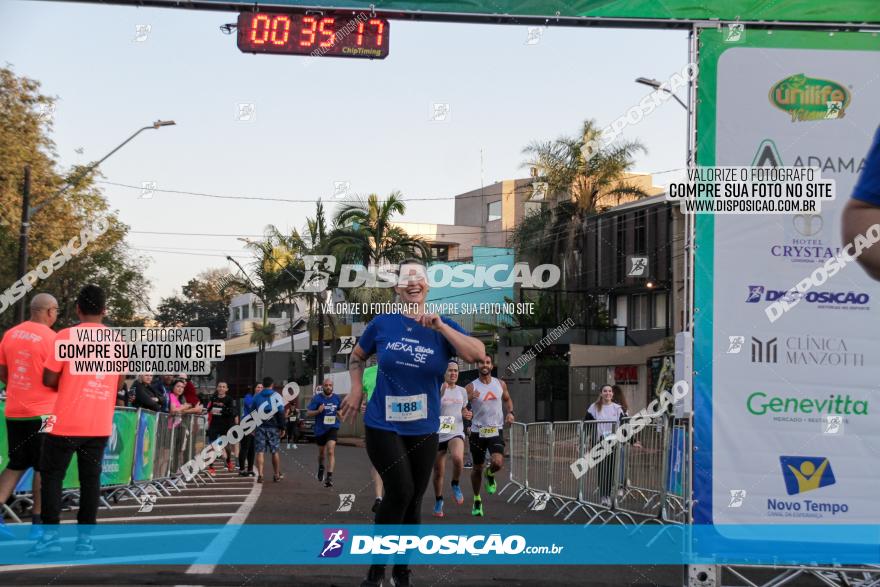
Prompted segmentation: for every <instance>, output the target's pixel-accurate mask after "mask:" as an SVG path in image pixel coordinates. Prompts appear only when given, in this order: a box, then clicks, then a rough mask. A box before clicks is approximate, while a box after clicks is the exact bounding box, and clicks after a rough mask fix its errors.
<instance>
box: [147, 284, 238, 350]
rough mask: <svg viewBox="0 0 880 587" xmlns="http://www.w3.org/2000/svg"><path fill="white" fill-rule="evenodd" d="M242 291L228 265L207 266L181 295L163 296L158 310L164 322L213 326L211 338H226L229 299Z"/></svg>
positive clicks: (184, 288)
mask: <svg viewBox="0 0 880 587" xmlns="http://www.w3.org/2000/svg"><path fill="white" fill-rule="evenodd" d="M239 293H241V291H240V290H239V289H238V288H237V287H235V285H234V283H233V279H232V274H230V273H229V272H228V271H226V270H225V269H208V270H206V271H203V272H201V273H199V274H198V275H197V276H196V277H194V278H192V279H190V280H189V281H188V282H187V283H186V285H184V286H183V288H182V295H174V296H170V297H167V298H163V299H162V301H161V302H160V303H159V306H158V311H157V312H156V316H155V318H156V321H157V322H158V323H159V325H161V326H166V327H167V326H190V327H199V328H210V329H211V338H212V339H224V338H226V325H227V320H228V318H229V303H230V302H231V301H232V297H233V296H235V295H237V294H239Z"/></svg>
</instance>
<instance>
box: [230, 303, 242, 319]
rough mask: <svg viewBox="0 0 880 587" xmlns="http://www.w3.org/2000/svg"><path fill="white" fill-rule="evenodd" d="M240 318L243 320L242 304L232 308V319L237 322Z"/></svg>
mask: <svg viewBox="0 0 880 587" xmlns="http://www.w3.org/2000/svg"><path fill="white" fill-rule="evenodd" d="M238 320H241V306H235V307H234V308H232V321H233V322H236V321H238Z"/></svg>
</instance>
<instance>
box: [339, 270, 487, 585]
mask: <svg viewBox="0 0 880 587" xmlns="http://www.w3.org/2000/svg"><path fill="white" fill-rule="evenodd" d="M398 276H399V277H398V282H397V286H396V287H395V291H396V292H397V295H398V296H399V298H400V302H401V303H402V304H404V305H405V307H404V311H403V313H402V314H381V315H379V316H376V318H374V319H373V320H372V321H371V322H370V323H369V324H368V325H367V328H366V329H365V330H364V333H363V334H362V335H361V338H360V340H359V341H358V343H357V345H355V348H354V350H353V351H352V354H351V359H350V363H349V373H350V375H351V392H350V393H349V394H348V395H347V396H346V398H345V400H344V401H343V402H342V407H341V408H340V416H341V417H342V419H343V420H345V421H349V420H352V419H354V417H355V416H356V415H357V413H358V412H359V411H360V405H361V400H362V398H363V375H364V369H365V367H366V362H367V359H368V358H369V357H370V356H371V355H373V354H374V353H375V354H377V355H378V359H379V360H378V366H379V374H378V377H377V378H376V389H375V390H374V391H373V395H372V396H371V397H370V401H369V402H367V412H366V414H365V415H364V427H365V438H366V444H367V455H368V456H369V457H370V462H372V464H373V466H374V467H375V468H376V470H377V471H379V474H380V475H381V476H382V482H383V484H384V486H385V499H383V500H382V503H381V505H380V506H379V508H378V510H377V512H376V523H377V524H418V523H419V522H420V510H421V505H422V496H423V495H424V493H425V489H427V487H428V481H429V480H430V478H431V471H432V469H433V467H434V458H435V457H436V455H437V444H438V435H437V431H438V429H439V426H440V385H441V384H442V383H443V375H444V374H445V373H446V366H447V364H448V362H449V359H450V358H452V357H454V356H458V357H460V358H461V359H463V360H464V361H467V362H474V361H477V360H479V359H481V358H482V357H483V356H484V355H485V354H486V349H485V347H484V345H483V343H482V342H480V341H479V340H477V339H476V338H473V337H471V336H468V335H467V334H466V333H465V332H464V330H463V329H462V328H461V326H459V325H458V324H456V323H455V322H453V321H452V320H450V319H449V318H441V317H440V316H438V315H436V314H427V313H425V299H426V298H427V295H428V279H427V270H426V268H425V265H424V263H423V262H422V261H421V260H418V259H408V260H406V261H404V262H403V263H401V265H400V268H399V272H398ZM409 575H410V570H409V568H408V566H407V565H395V566H394V569H393V570H392V584H393V585H398V586H407V585H409V584H410V581H409ZM384 577H385V567H384V566H383V565H373V566H371V567H370V571H369V574H368V575H367V578H366V580H364V582H363V583H361V587H374V586H378V585H381V584H382V581H383V580H384Z"/></svg>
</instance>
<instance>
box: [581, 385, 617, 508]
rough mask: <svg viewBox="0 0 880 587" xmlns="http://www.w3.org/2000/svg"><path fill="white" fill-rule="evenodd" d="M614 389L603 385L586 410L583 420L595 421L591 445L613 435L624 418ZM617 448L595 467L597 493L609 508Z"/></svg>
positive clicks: (603, 503)
mask: <svg viewBox="0 0 880 587" xmlns="http://www.w3.org/2000/svg"><path fill="white" fill-rule="evenodd" d="M613 398H614V388H613V387H612V386H610V385H603V386H602V389H601V390H600V391H599V397H598V399H597V400H596V401H595V402H594V403H592V404H590V407H588V408H587V414H586V416H584V420H588V421H589V420H597V423H596V424H593V425H591V427H592V428H593V430H594V433H593V434H592V435H591V436H592V441H593V443H597V442H601V441H602V439H603V438H605V437H607V436H610V435H611V434H614V432H615V428H616V425H618V424H619V423H620V419H621V418H622V417H623V416H624V411H623V408H622V407H621V406H620V404H616V403H614V401H613ZM618 450H619V447H615V448H614V450H613V452H612V453H611V454H610V455H609V456H607V457H605V458H604V459H602V461H601V462H600V463H599V466H598V467H597V469H598V473H599V492H600V495H601V497H602V505H603V506H605V507H610V506H611V483H612V481H613V476H614V461H615V460H616V459H617V453H618Z"/></svg>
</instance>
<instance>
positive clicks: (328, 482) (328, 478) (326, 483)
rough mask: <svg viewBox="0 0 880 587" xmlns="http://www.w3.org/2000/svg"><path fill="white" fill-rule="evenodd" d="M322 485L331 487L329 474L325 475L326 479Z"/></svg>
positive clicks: (331, 481) (331, 482)
mask: <svg viewBox="0 0 880 587" xmlns="http://www.w3.org/2000/svg"><path fill="white" fill-rule="evenodd" d="M324 487H333V479H331V478H330V475H327V480H326V481H324Z"/></svg>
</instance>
